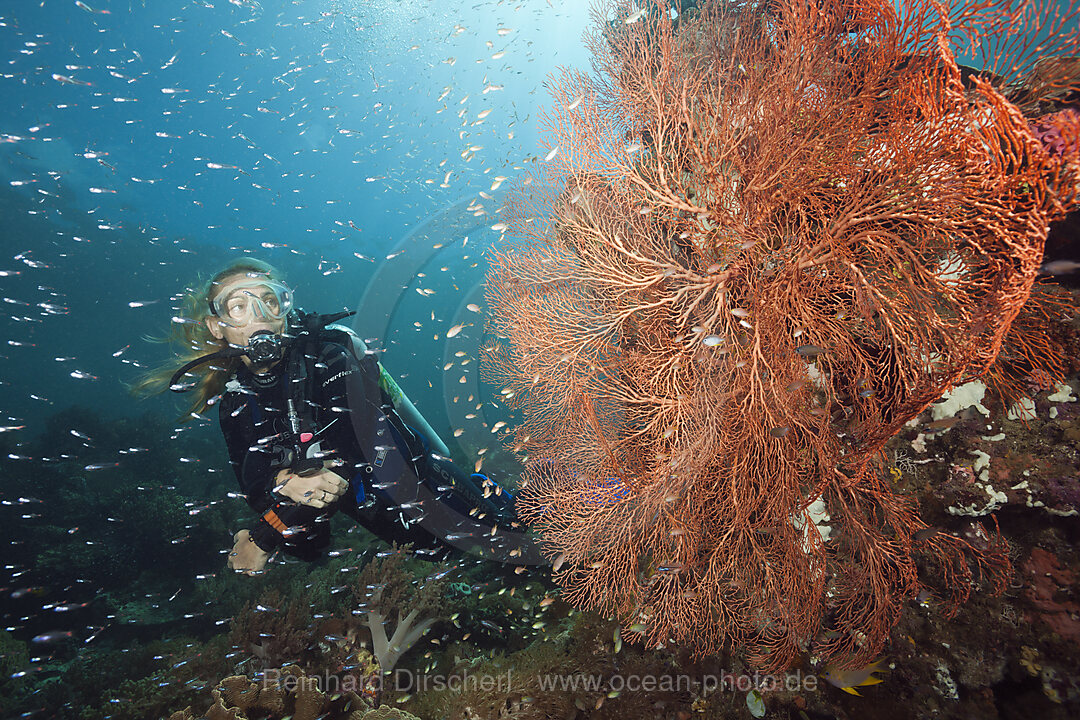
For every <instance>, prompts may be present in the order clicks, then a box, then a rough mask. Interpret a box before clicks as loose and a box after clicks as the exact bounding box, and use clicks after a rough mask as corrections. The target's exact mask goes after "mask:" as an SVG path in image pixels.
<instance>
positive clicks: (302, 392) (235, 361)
mask: <svg viewBox="0 0 1080 720" xmlns="http://www.w3.org/2000/svg"><path fill="white" fill-rule="evenodd" d="M188 305H189V306H188V308H187V310H188V313H189V314H187V315H186V317H187V318H191V320H186V321H185V322H184V323H183V324H182V327H183V328H184V329H183V332H184V334H185V335H186V336H187V340H188V345H189V347H190V348H192V351H193V352H194V353H204V352H206V351H207V350H211V349H212V350H213V352H209V353H207V354H200V355H199V357H194V358H193V359H191V360H190V361H189V362H187V363H185V364H184V365H183V366H182V367H180V368H179V369H177V370H176V371H175V372H174V373H173V374H172V376H171V380H170V384H169V387H170V389H172V390H175V391H178V392H183V391H187V390H192V389H194V390H197V399H196V401H195V403H194V405H193V412H194V413H196V414H197V413H198V412H200V411H201V410H205V409H206V408H208V407H209V406H211V405H213V404H217V405H218V417H219V421H220V425H221V431H222V434H223V435H224V437H225V442H226V445H227V446H228V452H229V459H230V464H231V465H232V467H233V470H234V471H235V473H236V479H237V481H238V482H239V485H240V488H241V490H242V491H243V493H244V495H245V496H246V498H247V502H248V504H249V505H250V506H251V508H252V509H253V510H254V511H255V512H256V513H257V514H258V516H259V518H258V520H257V522H256V524H255V527H254V528H252V529H250V530H240V531H239V532H237V533H236V534H235V536H234V538H233V539H234V545H233V548H232V551H231V552H230V554H229V561H228V565H229V567H230V568H232V569H234V570H236V571H237V572H241V573H244V574H248V575H251V574H256V573H260V572H262V571H263V568H264V567H265V565H266V563H267V561H268V559H269V558H270V556H271V555H272V554H273V553H274V552H275V551H276V550H279V549H280V550H281V551H283V552H284V553H286V554H288V555H291V556H293V557H296V558H299V559H301V560H314V559H317V558H318V557H320V556H322V554H323V553H324V551H325V550H326V548H327V547H328V546H329V543H330V518H331V517H332V516H333V515H334V514H335V513H336V512H339V511H340V512H343V513H345V514H346V515H348V516H350V517H351V518H353V519H354V520H356V521H357V522H358V523H359V524H360V525H362V526H363V527H365V528H366V529H367V530H369V531H370V532H372V533H373V534H375V535H376V536H378V537H380V538H382V539H383V540H385V541H387V542H392V543H399V544H405V543H411V544H412V545H413V548H414V551H416V552H425V553H427V554H429V555H432V556H435V557H441V556H445V555H446V554H447V553H448V551H449V549H450V548H451V547H453V548H456V549H457V550H460V551H462V552H464V553H467V554H472V555H474V556H479V557H482V558H485V559H491V560H497V561H502V562H506V563H511V564H538V563H540V562H542V560H541V559H540V556H539V551H538V548H537V547H536V546H535V544H534V543H533V542H532V541H531V540H530V539H528V538H527V537H526V536H525V535H524V528H522V527H521V526H520V525H518V523H517V522H516V519H515V515H514V498H513V496H512V495H511V494H510V493H509V492H508V491H507V490H505V489H503V488H502V487H500V486H498V485H496V484H495V483H493V482H492V481H490V480H489V479H488V478H487V477H485V476H484V475H480V474H473V475H471V476H470V475H468V474H466V473H465V472H464V471H462V470H461V469H459V468H458V467H457V466H456V465H454V464H453V462H452V461H451V460H450V458H449V457H448V456H449V451H448V450H447V448H446V445H445V444H444V443H443V442H442V440H441V439H439V437H438V435H437V434H436V433H435V432H434V430H432V429H431V426H430V425H429V424H428V423H427V421H426V420H425V419H424V418H423V416H421V415H420V413H419V412H417V411H416V408H415V407H414V406H413V405H412V403H411V402H410V401H409V399H408V398H407V397H405V395H404V394H403V393H402V392H401V390H400V388H398V386H397V384H396V383H395V382H394V380H393V378H392V377H391V376H390V375H389V374H388V373H387V372H386V371H385V370H384V369H383V368H382V365H381V364H380V363H379V362H378V360H377V358H376V354H375V353H374V352H373V351H370V350H368V348H367V346H366V345H365V344H364V342H363V341H362V340H361V339H360V338H359V337H358V336H357V335H356V334H355V333H353V332H352V331H351V330H350V329H348V328H347V327H344V326H341V325H337V324H336V322H337V321H338V320H341V319H343V318H345V317H348V316H350V315H352V314H354V313H351V312H342V313H336V314H333V315H316V314H314V313H305V312H303V311H301V310H299V309H298V308H296V307H295V306H294V303H293V292H292V290H291V289H290V288H289V287H288V286H286V285H285V284H284V282H282V280H281V279H280V276H279V274H278V273H277V271H276V270H275V269H274V268H273V267H272V266H270V265H269V264H267V263H264V262H262V261H259V260H255V259H252V258H241V259H239V260H237V261H235V262H233V263H231V264H230V265H229V266H227V267H226V268H225V269H223V270H222V271H221V272H219V273H217V274H216V275H215V276H214V277H213V278H212V279H211V280H210V281H209V282H208V283H207V284H206V286H205V288H204V289H203V291H202V292H200V293H198V294H195V295H192V297H190V298H189V301H188ZM195 319H197V320H195ZM200 376H201V378H200ZM192 378H199V379H197V380H195V381H192Z"/></svg>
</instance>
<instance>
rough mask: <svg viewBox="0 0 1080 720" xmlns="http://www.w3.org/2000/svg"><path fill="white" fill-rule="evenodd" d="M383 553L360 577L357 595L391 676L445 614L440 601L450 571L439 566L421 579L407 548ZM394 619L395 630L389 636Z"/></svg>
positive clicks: (385, 671)
mask: <svg viewBox="0 0 1080 720" xmlns="http://www.w3.org/2000/svg"><path fill="white" fill-rule="evenodd" d="M380 555H382V557H380V556H379V555H376V556H375V557H373V558H372V559H371V560H370V561H369V562H368V564H367V565H366V566H365V567H364V569H363V570H362V571H361V572H360V574H359V575H358V576H357V578H356V580H355V581H354V584H353V595H354V597H355V598H356V600H357V602H358V603H359V605H358V607H357V610H356V612H357V614H360V615H362V617H363V620H364V624H365V625H366V626H367V628H368V630H369V631H370V633H371V649H372V653H373V654H374V655H375V659H376V660H378V662H379V667H380V668H381V669H382V672H383V674H384V675H388V674H389V673H390V672H392V671H393V669H394V666H395V665H397V662H398V660H399V659H400V658H401V656H402V655H404V654H405V653H406V652H408V650H409V648H411V647H412V646H413V645H415V644H416V642H417V641H418V640H419V639H420V638H421V637H423V636H424V634H425V633H427V631H428V630H429V629H430V628H431V626H432V625H434V624H435V623H436V622H438V621H439V620H440V619H441V618H442V617H443V612H442V610H441V607H440V602H441V600H442V596H443V591H444V589H445V587H446V580H445V578H446V575H447V572H448V571H447V570H446V569H445V568H442V567H439V568H436V570H435V571H433V572H431V574H429V575H428V576H427V577H425V578H423V579H419V580H418V578H416V577H415V576H413V575H412V574H411V573H410V572H409V571H408V569H407V568H406V565H405V557H406V550H405V549H402V548H398V547H397V546H394V548H393V550H392V551H391V552H389V553H380ZM418 583H419V586H417V585H418ZM391 618H393V622H394V627H393V632H392V634H391V635H390V637H387V633H386V628H387V625H388V624H389V623H390V622H391Z"/></svg>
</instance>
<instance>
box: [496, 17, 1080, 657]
mask: <svg viewBox="0 0 1080 720" xmlns="http://www.w3.org/2000/svg"><path fill="white" fill-rule="evenodd" d="M856 6H857V7H858V11H857V12H856V10H855V8H856ZM647 7H648V9H647V10H646V11H645V12H644V13H638V11H637V9H636V8H633V7H631V6H630V5H627V4H625V3H622V4H620V3H608V4H604V5H601V6H598V7H597V8H596V9H595V11H594V14H595V19H596V26H597V30H596V31H595V32H594V33H593V34H592V36H591V38H590V47H591V49H592V51H593V54H594V57H595V70H596V72H595V74H593V75H584V74H582V73H579V72H574V71H564V72H563V73H562V74H561V75H560V77H559V78H558V79H557V80H556V81H555V82H554V83H553V97H554V105H553V107H552V108H551V109H550V110H549V111H548V112H547V113H545V114H544V116H543V122H544V123H545V125H546V126H547V129H548V130H549V131H550V137H551V140H550V147H553V148H554V147H558V148H559V152H558V153H556V154H554V155H553V156H552V158H551V161H550V163H549V164H548V166H547V167H546V168H545V170H544V172H543V173H542V175H541V176H540V178H539V179H540V181H541V182H539V183H535V184H534V185H533V189H531V190H530V192H524V190H527V189H529V188H523V191H522V192H520V193H519V194H518V195H517V196H516V198H515V201H514V203H512V204H511V206H510V207H509V208H508V211H509V212H508V215H507V219H506V224H507V226H508V231H507V232H508V235H509V236H511V237H514V238H516V240H517V241H518V242H517V243H516V244H514V245H513V246H511V247H509V248H508V249H506V250H504V251H502V252H500V253H497V254H496V255H495V257H494V260H493V262H492V268H491V271H490V274H489V277H488V292H487V300H488V303H489V306H490V308H491V318H492V328H493V330H494V331H495V332H496V333H497V334H498V335H500V336H502V337H503V338H504V341H503V342H502V344H501V345H499V346H498V347H497V348H494V349H493V351H492V352H490V353H488V354H487V358H486V361H485V369H486V372H487V374H488V377H489V378H491V379H493V380H495V381H496V382H498V383H499V384H501V385H502V386H504V387H505V388H507V390H506V393H505V395H504V396H505V397H508V403H509V404H510V405H511V406H512V407H514V408H516V409H518V410H519V411H520V413H521V416H522V418H523V420H522V423H521V424H520V425H519V426H518V428H517V432H516V434H515V437H514V439H513V441H512V442H513V444H514V447H515V449H517V450H518V451H519V452H521V453H522V454H524V455H526V456H527V457H528V459H529V468H530V470H529V472H528V476H527V478H526V479H527V484H526V485H525V487H524V488H523V491H522V493H521V495H520V497H519V506H520V507H521V508H522V512H523V515H524V517H525V518H526V519H527V520H528V521H529V522H531V523H532V524H533V526H534V527H536V528H537V529H538V530H539V531H540V533H541V535H542V538H543V542H544V545H545V548H546V549H547V551H548V552H549V553H550V554H551V555H552V556H553V557H554V556H561V557H562V562H561V565H560V569H559V570H558V571H557V572H556V579H557V580H558V581H559V582H560V583H561V584H563V585H564V587H565V588H566V596H567V597H568V599H569V600H570V601H571V602H573V603H575V604H576V605H578V606H581V607H587V608H598V609H602V610H604V611H607V612H615V613H617V614H618V615H619V616H620V618H622V620H623V622H624V632H625V634H626V636H627V637H631V638H638V639H640V640H642V641H643V642H645V643H647V644H649V645H653V646H655V645H657V644H667V643H669V642H675V643H679V644H683V645H687V646H690V647H693V648H694V649H695V650H697V651H699V652H712V651H715V650H717V649H719V648H721V647H722V646H724V644H725V643H734V644H736V645H738V646H740V647H743V648H745V649H746V651H747V652H748V653H749V656H750V658H751V660H752V661H753V662H755V663H756V664H758V665H760V666H763V667H769V668H781V667H785V666H787V665H788V664H790V663H791V662H792V661H793V660H794V659H795V658H796V657H797V656H798V654H799V653H801V652H804V651H807V650H810V649H813V651H814V652H815V653H816V654H818V655H819V656H821V657H826V658H831V659H835V660H839V661H841V662H845V663H849V664H852V665H855V664H860V663H861V664H865V663H867V662H868V661H869V660H872V659H873V658H874V657H875V656H876V655H877V654H878V652H879V651H880V648H881V646H882V644H883V643H884V640H885V638H886V636H887V634H888V631H889V629H890V628H891V627H892V626H893V625H894V624H895V622H896V620H897V618H898V617H899V613H900V612H901V610H902V608H903V605H904V603H905V601H906V600H907V599H910V598H913V597H915V596H916V595H917V593H918V591H919V589H920V588H921V587H923V586H924V585H926V584H935V583H936V584H937V585H935V587H940V588H941V589H944V591H945V592H946V593H947V597H948V598H949V599H950V600H951V601H952V602H953V603H954V604H955V603H958V602H961V601H962V600H963V599H964V598H965V597H966V595H967V593H968V592H969V591H970V588H971V583H970V580H972V579H973V578H975V577H976V576H983V577H985V578H986V579H988V580H989V582H990V584H991V586H992V587H996V588H1000V587H1001V584H1002V582H1003V579H1004V577H1005V575H1006V573H1007V569H1008V564H1007V562H1006V560H1005V556H1004V553H1003V547H1002V544H1001V542H1000V541H999V540H998V539H997V538H996V536H994V535H991V534H988V533H986V532H985V531H983V530H982V529H981V527H979V526H977V525H975V526H973V527H972V528H970V529H969V531H968V534H966V535H964V534H960V535H953V534H950V533H937V534H931V535H930V536H929V537H924V535H926V534H925V533H922V534H920V535H919V537H918V540H916V534H917V533H919V531H920V530H923V529H925V523H923V522H922V521H921V520H919V518H918V515H917V512H916V507H915V503H914V501H913V500H912V499H911V498H908V497H904V496H901V495H897V494H896V493H895V492H894V490H893V489H892V487H891V486H890V484H889V483H888V481H887V480H886V479H884V478H883V477H882V476H881V473H880V463H879V462H878V458H879V456H880V453H881V450H882V447H883V445H884V443H885V442H886V441H887V440H888V439H889V438H890V437H891V436H892V435H893V434H895V432H896V431H897V429H899V428H900V427H901V426H902V425H903V424H904V423H905V422H907V421H908V420H910V419H911V418H913V417H915V416H916V415H917V414H918V413H919V412H920V411H922V410H923V409H924V408H925V407H926V406H927V405H928V404H929V403H930V402H932V401H933V400H934V399H936V398H938V397H940V395H941V394H942V392H943V391H944V390H946V389H948V388H949V387H952V386H953V385H955V384H958V383H960V382H963V381H966V380H968V379H971V378H973V377H976V376H979V375H981V374H983V373H984V372H985V371H986V370H987V369H988V368H989V367H991V365H992V364H993V363H994V361H995V358H996V356H997V354H998V352H999V350H1000V348H1001V346H1002V342H1003V340H1004V338H1005V335H1006V334H1007V333H1008V332H1009V330H1010V325H1011V323H1012V321H1013V320H1014V318H1016V316H1017V314H1018V313H1019V312H1020V310H1021V308H1023V306H1024V305H1025V303H1026V302H1027V301H1028V299H1029V295H1030V292H1031V288H1032V284H1033V282H1034V281H1035V278H1036V275H1037V272H1038V268H1039V264H1040V261H1041V258H1042V248H1043V243H1044V241H1045V238H1046V232H1047V227H1048V225H1049V223H1050V222H1051V221H1052V220H1053V219H1055V218H1057V217H1060V216H1062V215H1063V214H1064V213H1065V212H1067V211H1069V210H1070V209H1071V208H1073V207H1074V206H1075V205H1076V203H1077V200H1078V197H1077V192H1076V186H1077V180H1078V168H1077V162H1076V157H1075V153H1073V154H1070V152H1069V151H1066V152H1054V151H1052V150H1049V149H1048V148H1047V145H1046V143H1045V142H1044V140H1041V139H1040V137H1037V135H1036V131H1035V129H1034V128H1035V127H1036V126H1035V125H1033V124H1032V123H1033V122H1035V123H1036V124H1037V121H1036V120H1035V118H1034V117H1029V116H1027V115H1025V112H1036V110H1035V109H1036V108H1039V107H1040V103H1043V104H1045V103H1046V102H1048V100H1047V97H1049V95H1047V94H1046V93H1044V94H1043V95H1041V96H1039V97H1041V98H1042V99H1038V98H1035V96H1034V95H1030V94H1029V95H1030V96H1025V97H1026V99H1025V100H1024V102H1025V104H1024V105H1023V108H1021V106H1019V105H1017V104H1016V103H1014V102H1013V100H1011V99H1010V98H1014V99H1015V98H1017V97H1019V95H1018V91H1017V89H1016V83H1017V82H1019V81H1020V79H1022V78H1024V77H1029V76H1031V72H1032V68H1033V67H1035V66H1036V65H1037V63H1038V61H1039V59H1040V57H1039V55H1038V54H1035V53H1034V52H1033V51H1032V48H1033V47H1034V46H1033V45H1032V44H1031V43H1028V44H1024V42H1021V41H1019V40H1017V39H1016V38H1015V37H1013V35H1010V33H1015V32H1017V30H1016V28H1024V27H1027V28H1029V29H1030V28H1036V29H1037V28H1039V27H1045V25H1040V24H1039V23H1040V22H1041V21H1039V20H1038V16H1033V15H1031V14H1030V13H1027V11H1026V10H1025V9H1024V7H1023V6H1016V7H1014V6H1013V4H1009V3H992V2H982V3H977V4H969V5H965V6H963V7H961V8H952V9H950V8H947V7H946V6H945V5H943V4H941V3H936V2H915V3H911V4H906V5H905V14H904V15H903V16H899V15H897V13H896V12H895V10H894V8H893V5H892V3H889V2H873V1H872V2H862V3H857V4H856V3H851V2H845V1H842V0H816V1H815V2H809V3H808V2H804V1H803V0H798V1H796V0H774V1H771V2H743V3H727V2H701V3H698V7H697V8H696V9H695V10H694V11H693V12H688V13H686V14H684V15H681V16H678V17H677V18H676V17H673V15H672V13H670V12H669V11H668V9H667V8H666V7H665V6H663V5H662V4H652V3H650V4H649V5H648V6H647ZM1025 13H1027V14H1025ZM1023 21H1026V22H1028V25H1026V26H1025V25H1024V23H1023ZM1064 27H1070V26H1069V25H1065V26H1064ZM1003 38H1005V39H1007V40H1008V42H999V41H1001V40H1002V39H1003ZM1054 38H1055V39H1054V42H1055V43H1057V44H1056V45H1055V46H1054V47H1052V48H1049V47H1048V48H1044V49H1043V52H1044V54H1045V52H1050V51H1056V52H1060V53H1065V52H1068V51H1075V49H1076V46H1077V34H1076V32H1075V31H1073V32H1072V33H1071V34H1069V33H1067V32H1065V33H1058V34H1057V35H1056V36H1054ZM961 44H962V46H963V48H964V49H965V50H966V51H967V52H969V53H977V52H980V51H982V50H987V49H989V50H988V52H992V51H994V48H998V52H1000V51H1001V50H1000V48H1003V47H1004V48H1007V49H1008V50H1009V52H1010V53H1013V55H1012V57H1015V58H1019V59H1018V60H1017V61H1016V62H1013V63H1010V62H1006V61H1005V60H1003V59H1002V58H1000V57H998V55H992V57H993V58H994V59H995V62H993V63H987V68H992V69H987V70H986V71H985V72H984V73H981V74H980V73H979V72H974V71H971V70H970V69H968V68H962V67H961V66H960V65H959V64H958V63H957V61H956V57H955V55H954V51H955V49H956V48H957V47H959V46H960V45H961ZM1061 77H1062V74H1061V73H1058V74H1057V75H1055V78H1057V79H1056V80H1055V81H1054V83H1048V87H1049V86H1052V88H1053V93H1052V94H1053V96H1054V97H1063V95H1062V93H1063V92H1067V91H1068V90H1069V88H1070V87H1072V88H1073V90H1078V89H1080V87H1076V86H1075V83H1074V85H1072V86H1069V85H1068V82H1067V81H1063V80H1061V79H1060V78H1061ZM1063 83H1064V85H1063ZM1047 92H1049V91H1047ZM1037 112H1038V113H1039V116H1040V117H1041V116H1043V115H1045V114H1046V108H1045V107H1042V109H1039V110H1037ZM1052 118H1053V119H1052V120H1045V121H1044V123H1049V124H1045V125H1044V127H1048V128H1049V127H1052V128H1053V129H1054V131H1055V132H1058V133H1059V135H1061V136H1062V137H1076V133H1077V131H1078V129H1080V125H1078V123H1077V122H1076V120H1075V119H1074V118H1073V116H1071V115H1068V114H1067V113H1065V114H1062V113H1058V114H1056V115H1053V116H1052ZM537 187H539V189H538V190H536V189H535V188H537ZM1029 340H1030V338H1029ZM1027 346H1028V347H1037V346H1038V343H1037V341H1036V342H1035V343H1034V345H1032V344H1031V342H1029V343H1028V345H1027ZM1045 349H1046V348H1043V350H1045ZM920 556H921V557H923V558H924V561H923V562H922V563H921V564H920V562H919V561H918V560H917V557H920ZM920 568H922V571H923V572H922V574H920ZM927 573H930V574H927Z"/></svg>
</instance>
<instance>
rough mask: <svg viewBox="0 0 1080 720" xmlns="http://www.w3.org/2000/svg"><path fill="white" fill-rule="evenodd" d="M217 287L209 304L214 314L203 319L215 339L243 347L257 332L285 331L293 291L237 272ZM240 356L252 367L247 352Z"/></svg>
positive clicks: (276, 333) (278, 333)
mask: <svg viewBox="0 0 1080 720" xmlns="http://www.w3.org/2000/svg"><path fill="white" fill-rule="evenodd" d="M218 288H219V289H218V292H217V295H216V296H215V297H214V300H213V301H212V303H211V305H212V306H213V308H214V310H215V312H216V313H217V314H216V315H211V316H209V317H207V318H206V326H207V327H208V328H209V329H210V333H211V334H212V335H213V336H214V337H215V338H217V339H218V340H224V341H225V342H227V343H229V344H230V345H236V346H239V347H245V346H246V345H248V343H249V341H250V339H251V336H252V335H254V334H255V333H257V332H260V331H261V332H267V331H268V332H271V333H274V334H275V335H280V334H282V333H284V332H285V327H286V325H287V322H288V313H289V310H291V309H292V293H291V291H290V290H288V288H286V287H285V286H284V285H282V284H281V283H276V282H272V281H260V280H259V279H253V278H252V277H250V276H248V275H236V276H233V277H230V278H226V279H225V280H224V281H223V282H222V283H220V285H219V286H218ZM241 358H242V360H243V362H244V364H246V365H247V366H248V367H254V366H253V364H252V362H251V360H250V358H248V357H247V356H246V355H243V356H241Z"/></svg>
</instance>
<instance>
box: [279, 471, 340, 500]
mask: <svg viewBox="0 0 1080 720" xmlns="http://www.w3.org/2000/svg"><path fill="white" fill-rule="evenodd" d="M348 489H349V481H348V480H346V479H345V478H343V477H341V476H340V475H338V474H337V473H336V472H333V471H332V470H328V469H326V468H323V469H322V470H320V471H319V472H317V473H315V474H314V475H296V474H295V473H293V472H291V471H289V470H279V471H278V474H277V478H276V485H275V487H274V492H276V493H277V494H279V495H284V496H285V497H287V498H289V499H290V500H293V501H295V502H298V503H300V504H301V505H307V506H309V507H313V508H324V507H326V506H327V505H329V504H330V503H332V502H334V501H335V500H337V499H338V498H339V497H341V496H342V495H344V494H345V491H346V490H348Z"/></svg>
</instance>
